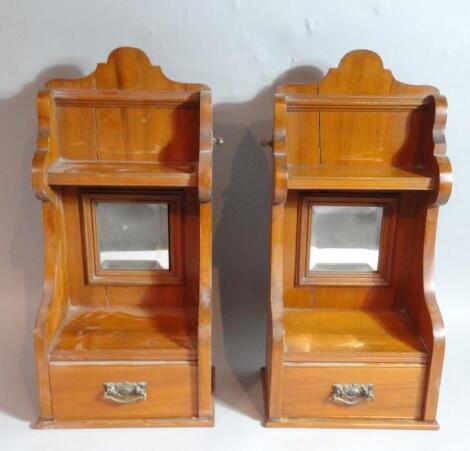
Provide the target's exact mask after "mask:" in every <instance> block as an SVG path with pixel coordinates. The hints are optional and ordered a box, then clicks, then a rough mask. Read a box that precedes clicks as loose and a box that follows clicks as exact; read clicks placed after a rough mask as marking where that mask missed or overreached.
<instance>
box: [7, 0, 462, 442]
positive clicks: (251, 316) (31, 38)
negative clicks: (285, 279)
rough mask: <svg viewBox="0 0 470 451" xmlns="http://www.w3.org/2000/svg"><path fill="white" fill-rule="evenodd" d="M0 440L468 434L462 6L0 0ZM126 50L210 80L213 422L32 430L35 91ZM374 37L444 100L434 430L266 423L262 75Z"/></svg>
mask: <svg viewBox="0 0 470 451" xmlns="http://www.w3.org/2000/svg"><path fill="white" fill-rule="evenodd" d="M0 19H1V21H0V23H1V26H0V55H1V69H2V70H1V71H0V158H1V160H0V183H1V190H0V211H1V218H0V232H1V233H0V381H1V383H0V387H1V388H0V446H1V445H2V444H3V445H4V446H1V447H2V449H15V450H19V449H61V450H63V449H83V448H84V447H87V449H95V448H96V449H100V450H102V449H108V448H109V449H111V448H112V449H113V450H117V449H128V448H130V447H133V448H138V449H145V448H147V447H148V448H149V449H151V448H153V447H154V446H155V444H158V446H159V448H160V449H182V448H183V447H187V446H191V448H192V449H206V450H207V449H221V448H223V449H244V450H246V449H266V448H268V447H269V449H270V450H274V449H290V448H292V447H293V446H294V447H297V448H298V447H307V446H308V447H309V448H313V447H314V448H315V449H331V448H339V447H341V449H361V450H364V449H376V446H377V443H378V441H379V440H380V443H381V445H380V447H381V448H382V449H397V448H400V449H418V448H419V449H420V448H426V449H427V450H431V449H438V448H442V447H443V446H447V448H448V449H452V450H458V449H468V446H466V444H468V440H467V437H466V428H465V427H464V424H468V421H467V420H466V413H465V411H466V406H467V405H468V404H469V403H470V396H469V393H468V389H467V386H468V384H467V381H468V377H469V360H470V359H469V358H468V355H469V351H470V349H469V343H470V341H469V332H468V326H467V317H468V315H469V313H470V309H469V307H468V305H469V303H468V295H467V291H468V289H466V285H465V283H466V282H467V281H468V280H469V276H470V272H469V269H470V265H469V257H468V256H469V253H470V239H469V225H470V202H469V201H468V193H469V189H470V177H469V176H468V173H469V172H470V162H469V158H468V138H467V137H468V129H469V121H468V103H469V100H470V96H469V94H468V78H469V75H468V74H469V73H470V52H469V46H470V27H469V24H470V3H469V2H466V1H464V0H462V1H458V0H454V1H448V2H445V3H444V2H441V1H438V0H427V1H424V0H417V1H414V2H409V1H405V0H397V1H394V2H392V1H389V0H363V1H348V0H330V1H328V2H322V1H310V0H297V1H292V2H289V3H287V2H283V1H280V0H276V1H271V2H269V3H268V2H263V1H261V0H251V1H248V0H247V1H243V0H233V1H225V2H222V1H217V0H204V1H199V2H194V1H190V0H174V1H172V2H164V1H153V2H149V1H145V0H134V1H130V0H127V1H126V0H121V1H111V0H95V1H93V2H91V1H86V0H77V1H73V2H71V1H68V2H67V1H65V2H64V1H59V0H48V1H46V0H38V1H34V2H33V1H27V0H16V1H15V2H9V1H6V0H0ZM121 45H132V46H137V47H140V48H142V49H143V50H144V51H146V52H147V53H148V55H149V56H150V58H151V59H152V61H153V62H154V63H155V64H160V65H161V66H162V67H163V69H164V71H165V73H166V74H167V75H168V76H170V77H172V78H174V79H177V80H187V81H197V82H202V83H206V84H208V85H209V86H211V88H212V89H213V95H214V130H215V133H216V135H220V136H223V137H224V139H225V145H224V146H223V147H220V148H217V149H216V151H215V161H214V363H215V365H216V366H217V380H216V418H217V427H216V428H215V429H213V430H184V431H175V430H161V431H155V430H145V431H131V432H130V431H127V430H117V431H56V432H48V431H33V430H31V429H30V428H29V425H30V422H31V421H33V420H34V418H35V415H36V393H35V384H34V365H33V352H32V341H31V340H32V329H33V325H34V318H35V315H36V312H37V308H38V306H39V301H40V297H41V284H42V258H43V249H42V235H41V234H42V225H41V212H40V202H39V201H37V200H35V199H34V197H33V194H32V190H31V184H30V167H31V158H32V155H33V152H34V150H35V135H36V112H35V95H36V92H37V90H38V89H39V88H40V87H41V86H43V84H44V83H45V82H46V81H47V80H48V79H50V78H54V77H61V78H64V77H78V76H80V75H83V74H87V73H89V72H90V71H92V70H93V69H94V67H95V64H96V63H97V62H99V61H104V60H105V59H106V56H107V54H108V53H109V52H110V51H111V50H112V49H113V48H115V47H118V46H121ZM355 48H369V49H372V50H376V51H377V52H378V53H380V54H381V55H382V57H383V59H384V62H385V66H386V67H388V68H391V69H392V70H393V73H394V75H395V77H396V78H398V79H399V80H401V81H404V82H408V83H427V84H432V85H435V86H437V87H439V88H440V89H441V92H442V93H443V94H445V95H446V96H447V97H448V101H449V120H448V126H447V133H446V134H447V141H448V154H449V156H450V158H451V160H452V162H453V164H454V175H455V188H454V192H453V194H452V197H451V201H450V203H449V204H448V205H447V206H445V207H444V208H443V209H442V213H441V218H440V223H439V227H438V242H437V256H436V270H437V273H436V275H437V277H436V285H437V293H438V299H439V303H440V306H441V308H442V311H443V315H444V319H445V321H446V325H447V330H448V340H447V355H446V363H445V371H444V378H443V385H442V393H441V402H440V409H439V419H440V422H441V424H442V430H441V431H440V432H438V433H423V432H403V431H400V432H390V431H328V430H324V431H321V430H313V431H309V430H294V431H291V430H268V429H263V428H261V427H260V420H261V417H262V412H263V405H262V396H261V387H260V383H259V377H258V369H259V367H260V366H261V365H262V364H263V362H264V347H265V338H264V337H265V328H266V321H265V311H266V302H267V286H268V285H267V284H268V282H267V271H268V259H267V257H268V242H267V237H268V228H269V222H268V221H269V219H268V218H269V208H270V205H269V196H270V194H269V193H270V183H271V179H270V171H271V163H270V158H269V151H268V150H266V149H262V148H261V147H260V146H259V144H258V143H259V140H260V139H262V138H267V137H269V136H270V133H271V127H272V98H273V94H274V91H275V88H276V87H277V86H278V85H279V84H281V83H284V82H288V81H310V80H312V79H318V78H320V77H322V76H323V75H324V73H325V71H326V70H327V69H328V67H332V66H337V64H338V62H339V60H340V58H341V57H342V56H343V55H344V54H345V53H346V52H347V51H349V50H352V49H355Z"/></svg>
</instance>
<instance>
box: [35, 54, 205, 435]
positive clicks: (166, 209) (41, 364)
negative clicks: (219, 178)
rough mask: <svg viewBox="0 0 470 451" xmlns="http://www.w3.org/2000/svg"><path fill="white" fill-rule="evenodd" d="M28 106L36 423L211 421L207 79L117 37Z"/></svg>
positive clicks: (105, 424)
mask: <svg viewBox="0 0 470 451" xmlns="http://www.w3.org/2000/svg"><path fill="white" fill-rule="evenodd" d="M38 114H39V136H38V149H37V152H36V154H35V157H34V161H33V187H34V190H35V193H36V196H37V197H38V198H39V199H41V200H42V206H43V221H44V244H45V271H44V292H43V298H42V304H41V307H40V310H39V315H38V318H37V322H36V327H35V330H34V340H35V352H36V366H37V383H38V391H39V399H40V417H39V420H38V422H37V426H38V427H43V428H47V427H108V426H109V427H111V426H211V425H212V424H213V397H212V368H211V285H212V279H211V268H212V244H211V243H212V238H211V236H212V222H211V221H212V206H211V191H212V148H213V137H212V104H211V93H210V90H209V89H208V88H207V87H206V86H204V85H200V84H186V83H178V82H174V81H171V80H169V79H168V78H166V77H165V76H164V75H163V74H162V72H161V70H160V68H159V67H153V66H151V64H150V62H149V60H148V58H147V56H146V55H145V54H144V53H143V52H141V51H140V50H137V49H133V48H119V49H116V50H115V51H113V52H112V53H111V54H110V56H109V58H108V61H107V62H106V63H105V64H99V65H98V66H97V68H96V70H95V72H93V73H92V74H90V75H89V76H86V77H84V78H81V79H76V80H52V81H49V82H48V83H47V85H46V89H45V90H43V91H41V92H39V95H38Z"/></svg>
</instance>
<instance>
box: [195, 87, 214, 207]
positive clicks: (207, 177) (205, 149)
mask: <svg viewBox="0 0 470 451" xmlns="http://www.w3.org/2000/svg"><path fill="white" fill-rule="evenodd" d="M199 111H200V117H199V121H200V135H199V167H198V191H199V201H200V202H210V201H211V199H212V151H213V142H212V98H211V93H210V91H201V94H200V110H199Z"/></svg>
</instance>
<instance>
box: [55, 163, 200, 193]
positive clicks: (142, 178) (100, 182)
mask: <svg viewBox="0 0 470 451" xmlns="http://www.w3.org/2000/svg"><path fill="white" fill-rule="evenodd" d="M197 169H198V165H197V163H151V162H132V161H122V162H120V161H113V162H109V161H106V162H104V161H71V160H59V161H57V162H56V163H54V164H53V165H52V166H51V167H50V168H49V169H48V170H47V183H48V184H49V185H69V186H130V187H189V186H197Z"/></svg>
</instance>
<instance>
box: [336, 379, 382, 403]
mask: <svg viewBox="0 0 470 451" xmlns="http://www.w3.org/2000/svg"><path fill="white" fill-rule="evenodd" d="M331 398H332V400H333V402H336V403H338V404H346V405H347V406H355V405H356V404H359V403H361V402H364V401H373V400H374V385H373V384H333V393H332V395H331Z"/></svg>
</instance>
